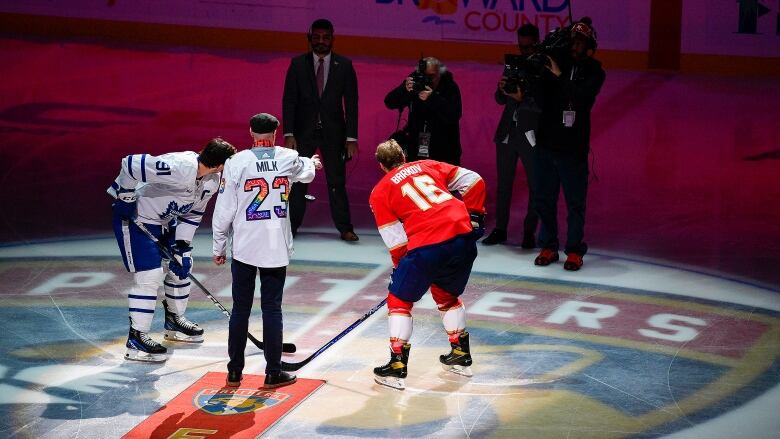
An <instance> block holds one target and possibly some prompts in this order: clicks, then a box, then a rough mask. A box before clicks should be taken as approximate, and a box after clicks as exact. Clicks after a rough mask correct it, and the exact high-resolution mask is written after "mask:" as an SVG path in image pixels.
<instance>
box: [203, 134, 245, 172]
mask: <svg viewBox="0 0 780 439" xmlns="http://www.w3.org/2000/svg"><path fill="white" fill-rule="evenodd" d="M235 153H236V148H235V147H233V145H231V144H229V143H228V142H226V141H224V140H222V138H220V137H216V138H214V139H211V140H209V143H207V144H206V147H205V148H203V150H202V151H201V152H200V154H199V155H198V161H200V162H201V163H203V166H205V167H207V168H216V167H217V166H219V165H224V164H225V162H226V161H227V159H229V158H230V157H232V156H233V154H235Z"/></svg>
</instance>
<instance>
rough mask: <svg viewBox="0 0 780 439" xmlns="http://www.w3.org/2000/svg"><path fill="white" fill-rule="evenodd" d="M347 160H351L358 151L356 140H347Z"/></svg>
mask: <svg viewBox="0 0 780 439" xmlns="http://www.w3.org/2000/svg"><path fill="white" fill-rule="evenodd" d="M346 147H347V159H351V158H352V157H354V155H355V154H356V153H357V151H358V144H357V140H347V144H346Z"/></svg>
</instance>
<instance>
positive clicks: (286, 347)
mask: <svg viewBox="0 0 780 439" xmlns="http://www.w3.org/2000/svg"><path fill="white" fill-rule="evenodd" d="M133 222H134V223H135V225H136V226H138V228H139V229H141V231H142V232H144V234H146V236H148V237H149V239H151V240H152V241H154V243H155V244H157V248H158V249H159V250H160V253H162V254H163V255H165V257H166V258H168V259H170V260H172V261H176V259H174V258H173V256H172V255H171V254H170V252H169V251H168V248H167V247H165V245H164V244H163V243H161V242H160V240H158V239H157V238H156V237H155V236H154V235H152V232H150V231H149V229H147V228H146V226H144V224H143V223H142V222H140V221H138V220H134V221H133ZM177 263H178V261H177ZM187 277H188V278H189V279H190V280H191V281H192V282H193V283H194V284H195V285H197V286H198V288H200V289H201V291H203V294H205V295H206V297H208V298H209V299H211V301H212V302H213V303H214V305H215V306H216V307H217V308H219V310H220V311H222V314H224V315H225V316H226V317H227V318H228V319H230V311H228V310H227V308H225V307H224V306H222V304H221V303H219V301H218V300H217V298H216V297H214V296H213V295H212V294H211V292H210V291H209V290H208V289H206V287H205V286H203V284H202V283H200V282H199V281H198V279H195V276H193V275H192V273H189V274H188V275H187ZM246 335H247V337H249V340H251V341H252V343H253V344H254V345H255V346H257V348H258V349H260V350H265V349H264V348H263V346H264V344H263V342H262V341H260V340H258V339H256V338H255V336H254V335H252V334H251V333H249V332H247V334H246ZM296 350H297V348H296V347H295V345H294V344H292V343H283V344H282V352H286V353H290V354H291V353H294V352H295V351H296Z"/></svg>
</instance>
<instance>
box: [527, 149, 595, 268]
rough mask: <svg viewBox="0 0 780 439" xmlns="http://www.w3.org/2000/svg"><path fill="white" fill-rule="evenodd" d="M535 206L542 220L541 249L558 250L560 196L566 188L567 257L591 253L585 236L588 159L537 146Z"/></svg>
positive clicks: (534, 153) (534, 156)
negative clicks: (574, 254)
mask: <svg viewBox="0 0 780 439" xmlns="http://www.w3.org/2000/svg"><path fill="white" fill-rule="evenodd" d="M533 160H534V166H535V169H534V171H535V173H534V181H535V187H534V189H535V192H534V205H535V207H536V211H537V213H538V214H539V219H540V220H541V221H542V228H541V229H540V231H539V246H540V247H542V248H546V249H550V250H555V251H557V250H558V248H559V246H560V244H559V242H558V194H559V193H560V190H561V188H563V196H564V198H565V199H566V211H567V218H566V224H567V234H566V248H565V252H566V254H569V253H577V254H579V255H584V254H585V253H587V251H588V245H587V244H586V243H585V241H584V237H585V201H586V197H587V193H588V157H587V155H586V156H584V157H583V156H581V155H577V154H572V153H567V152H561V151H554V150H550V149H546V148H544V147H539V146H537V147H535V148H534V151H533Z"/></svg>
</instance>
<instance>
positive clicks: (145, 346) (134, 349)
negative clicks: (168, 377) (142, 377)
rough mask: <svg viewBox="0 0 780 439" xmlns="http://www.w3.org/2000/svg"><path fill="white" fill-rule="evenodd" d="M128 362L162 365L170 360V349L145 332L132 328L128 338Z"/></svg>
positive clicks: (126, 355)
mask: <svg viewBox="0 0 780 439" xmlns="http://www.w3.org/2000/svg"><path fill="white" fill-rule="evenodd" d="M125 346H127V352H126V353H125V359H126V360H134V361H145V362H150V363H160V362H163V361H165V360H167V359H168V349H166V348H165V346H163V345H161V344H160V343H157V342H156V341H154V340H152V339H151V338H150V337H149V336H148V335H147V334H146V333H145V332H141V331H139V330H137V329H133V328H132V327H131V328H130V334H128V336H127V343H126V344H125Z"/></svg>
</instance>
